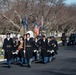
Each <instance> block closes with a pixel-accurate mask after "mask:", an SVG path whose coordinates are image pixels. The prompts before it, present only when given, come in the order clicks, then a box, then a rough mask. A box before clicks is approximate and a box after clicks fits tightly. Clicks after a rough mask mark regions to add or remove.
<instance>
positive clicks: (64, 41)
mask: <svg viewBox="0 0 76 75" xmlns="http://www.w3.org/2000/svg"><path fill="white" fill-rule="evenodd" d="M61 40H62V45H63V46H65V44H66V36H65V33H62V37H61Z"/></svg>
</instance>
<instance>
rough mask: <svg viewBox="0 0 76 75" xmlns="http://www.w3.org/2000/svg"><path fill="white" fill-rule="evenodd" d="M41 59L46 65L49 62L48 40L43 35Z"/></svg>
mask: <svg viewBox="0 0 76 75" xmlns="http://www.w3.org/2000/svg"><path fill="white" fill-rule="evenodd" d="M41 57H42V60H43V63H44V64H46V63H47V61H48V55H47V40H46V37H45V36H44V35H43V37H42V40H41Z"/></svg>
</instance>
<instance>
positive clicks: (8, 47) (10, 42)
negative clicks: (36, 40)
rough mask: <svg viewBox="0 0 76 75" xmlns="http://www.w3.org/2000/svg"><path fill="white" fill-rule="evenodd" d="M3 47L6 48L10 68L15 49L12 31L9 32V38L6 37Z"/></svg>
mask: <svg viewBox="0 0 76 75" xmlns="http://www.w3.org/2000/svg"><path fill="white" fill-rule="evenodd" d="M3 49H4V50H5V58H6V59H7V65H8V68H10V67H11V66H10V64H11V59H12V50H13V39H12V38H10V33H7V38H5V39H4V43H3Z"/></svg>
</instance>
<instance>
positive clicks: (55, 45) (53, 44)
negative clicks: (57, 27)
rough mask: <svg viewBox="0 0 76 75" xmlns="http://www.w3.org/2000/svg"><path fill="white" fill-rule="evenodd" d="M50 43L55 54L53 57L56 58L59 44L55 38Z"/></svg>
mask: <svg viewBox="0 0 76 75" xmlns="http://www.w3.org/2000/svg"><path fill="white" fill-rule="evenodd" d="M50 43H51V49H52V50H54V52H53V53H52V56H53V58H55V55H56V54H58V53H57V50H58V44H57V41H56V39H55V38H54V37H53V36H52V37H51V41H50Z"/></svg>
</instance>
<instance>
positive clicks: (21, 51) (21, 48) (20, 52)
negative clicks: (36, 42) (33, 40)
mask: <svg viewBox="0 0 76 75" xmlns="http://www.w3.org/2000/svg"><path fill="white" fill-rule="evenodd" d="M18 56H19V58H20V65H21V66H23V58H24V40H23V37H22V36H20V41H19V46H18Z"/></svg>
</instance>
